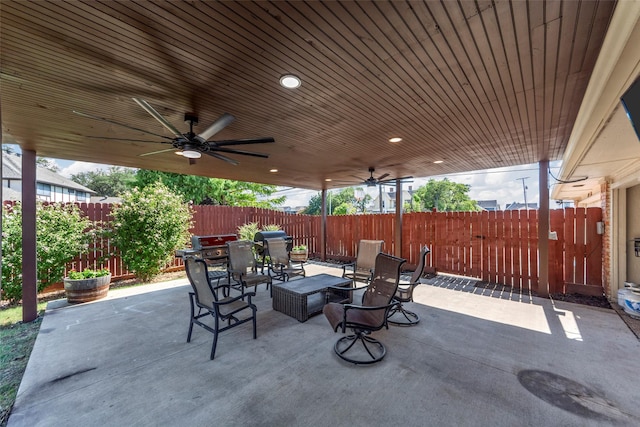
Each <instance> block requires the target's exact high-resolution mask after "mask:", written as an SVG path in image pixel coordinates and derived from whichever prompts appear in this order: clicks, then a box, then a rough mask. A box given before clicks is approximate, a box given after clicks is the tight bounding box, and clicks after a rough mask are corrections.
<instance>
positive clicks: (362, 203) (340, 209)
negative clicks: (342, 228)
mask: <svg viewBox="0 0 640 427" xmlns="http://www.w3.org/2000/svg"><path fill="white" fill-rule="evenodd" d="M357 190H358V191H357ZM360 190H361V189H360V188H353V187H348V188H343V189H342V190H340V191H339V192H338V193H336V194H334V193H332V192H329V193H328V194H327V214H328V215H352V214H355V213H357V212H364V211H365V207H366V205H367V204H368V203H369V202H370V201H371V196H370V195H369V194H366V193H364V192H362V191H360ZM356 191H357V193H359V194H357V195H356ZM362 194H364V195H362ZM321 210H322V193H318V194H316V195H315V196H312V197H311V199H310V200H309V206H307V208H306V209H305V210H304V211H303V213H305V214H308V215H320V212H321Z"/></svg>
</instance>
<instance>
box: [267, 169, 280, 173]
mask: <svg viewBox="0 0 640 427" xmlns="http://www.w3.org/2000/svg"><path fill="white" fill-rule="evenodd" d="M269 172H271V173H276V172H278V169H269Z"/></svg>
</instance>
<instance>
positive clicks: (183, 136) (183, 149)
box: [73, 98, 275, 165]
mask: <svg viewBox="0 0 640 427" xmlns="http://www.w3.org/2000/svg"><path fill="white" fill-rule="evenodd" d="M132 99H133V100H134V101H135V102H136V103H137V104H138V105H139V106H140V107H142V108H143V109H144V110H145V111H146V112H147V113H149V114H150V115H151V116H152V117H153V118H154V119H156V120H157V121H158V122H160V124H161V125H163V126H164V127H165V128H167V129H168V130H169V132H171V133H172V134H173V137H168V136H165V135H159V134H155V133H152V132H149V131H146V130H144V129H138V128H135V127H133V126H129V125H126V124H123V123H118V122H115V121H113V120H109V119H105V118H102V117H98V116H94V115H91V114H86V113H81V112H78V111H73V112H74V113H75V114H78V115H79V116H82V117H86V118H89V119H93V120H100V121H103V122H106V123H111V124H114V125H118V126H123V127H126V128H128V129H132V130H135V131H139V132H144V133H147V134H149V135H153V136H156V137H158V138H162V139H163V141H146V140H138V139H122V138H107V137H100V139H113V140H119V141H134V142H156V143H159V144H171V145H172V146H173V148H169V149H166V150H160V151H153V152H151V153H145V154H141V156H150V155H153V154H159V153H164V152H167V151H174V150H177V151H176V154H178V155H181V156H184V157H186V158H188V159H189V162H190V163H193V162H194V159H198V158H200V157H201V156H202V154H206V155H208V156H211V157H215V158H217V159H220V160H223V161H225V162H227V163H231V164H232V165H237V164H238V162H237V161H236V160H234V159H232V158H230V157H227V156H226V155H224V154H241V155H243V156H253V157H261V158H264V159H266V158H268V157H269V155H267V154H263V153H254V152H251V151H244V150H237V149H235V148H227V147H230V146H234V145H248V144H265V143H270V142H275V140H274V139H273V138H272V137H264V138H249V139H230V140H223V141H209V138H211V137H213V135H215V134H217V133H218V132H220V131H221V130H222V129H224V128H225V127H226V126H227V125H229V124H230V123H231V122H232V121H233V120H235V117H233V116H232V115H231V114H228V113H224V114H223V115H222V116H220V117H219V118H218V119H217V120H216V121H215V122H213V123H212V124H211V125H210V126H209V127H208V128H206V129H205V130H204V131H203V132H201V133H199V134H197V135H196V134H195V133H194V132H193V126H194V125H197V124H198V116H197V115H196V114H193V113H186V114H185V115H184V120H185V122H188V123H189V131H188V132H187V133H181V132H180V131H179V130H178V129H177V128H176V127H175V126H173V124H171V123H170V122H169V121H168V120H167V119H165V118H164V117H163V116H162V115H161V114H160V113H158V111H156V110H155V109H154V108H153V107H152V106H151V105H150V104H149V103H148V102H147V101H145V100H143V99H139V98H132ZM92 138H94V137H92ZM221 153H224V154H221Z"/></svg>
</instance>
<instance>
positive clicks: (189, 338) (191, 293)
mask: <svg viewBox="0 0 640 427" xmlns="http://www.w3.org/2000/svg"><path fill="white" fill-rule="evenodd" d="M194 297H195V294H194V293H193V292H189V303H190V304H191V317H190V318H189V333H188V334H187V342H191V333H192V332H193V317H194V315H195V310H194V307H193V305H194V304H193V298H194Z"/></svg>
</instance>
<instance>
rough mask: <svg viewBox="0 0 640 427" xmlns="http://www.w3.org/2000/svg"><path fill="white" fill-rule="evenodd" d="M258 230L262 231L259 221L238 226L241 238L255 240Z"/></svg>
mask: <svg viewBox="0 0 640 427" xmlns="http://www.w3.org/2000/svg"><path fill="white" fill-rule="evenodd" d="M258 231H260V227H258V223H257V222H249V223H247V224H242V225H241V226H240V227H238V237H239V238H240V240H249V241H251V242H253V238H254V236H255V235H256V233H257V232H258Z"/></svg>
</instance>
